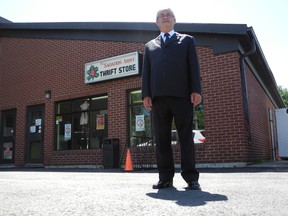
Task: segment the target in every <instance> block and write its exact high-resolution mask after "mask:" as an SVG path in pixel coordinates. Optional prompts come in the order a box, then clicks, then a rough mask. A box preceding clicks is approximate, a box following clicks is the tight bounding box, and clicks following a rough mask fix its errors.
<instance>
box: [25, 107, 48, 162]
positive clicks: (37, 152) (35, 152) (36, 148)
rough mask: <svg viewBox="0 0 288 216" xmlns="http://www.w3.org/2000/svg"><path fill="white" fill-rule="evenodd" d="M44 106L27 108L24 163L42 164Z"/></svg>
mask: <svg viewBox="0 0 288 216" xmlns="http://www.w3.org/2000/svg"><path fill="white" fill-rule="evenodd" d="M43 141H44V105H38V106H33V107H28V110H27V129H26V163H37V164H38V163H40V164H41V163H43Z"/></svg>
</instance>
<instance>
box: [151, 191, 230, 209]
mask: <svg viewBox="0 0 288 216" xmlns="http://www.w3.org/2000/svg"><path fill="white" fill-rule="evenodd" d="M146 195H147V196H149V197H151V198H154V199H162V200H171V201H175V203H176V204H178V205H180V206H201V205H205V204H206V203H207V202H215V201H227V200H228V198H227V196H225V195H221V194H211V193H209V192H206V191H201V190H194V191H192V190H189V189H185V190H183V191H180V190H177V189H176V188H175V187H172V188H166V189H162V190H158V191H157V192H155V193H154V192H152V193H147V194H146Z"/></svg>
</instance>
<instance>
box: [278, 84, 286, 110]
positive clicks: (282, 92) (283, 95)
mask: <svg viewBox="0 0 288 216" xmlns="http://www.w3.org/2000/svg"><path fill="white" fill-rule="evenodd" d="M278 91H279V93H280V95H281V97H282V98H283V101H284V104H285V105H286V106H288V89H287V88H283V87H282V86H278Z"/></svg>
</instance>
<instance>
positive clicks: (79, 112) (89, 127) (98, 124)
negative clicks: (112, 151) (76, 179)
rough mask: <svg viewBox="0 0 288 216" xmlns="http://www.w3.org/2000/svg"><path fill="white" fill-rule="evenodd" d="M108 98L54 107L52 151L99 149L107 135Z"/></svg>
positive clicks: (85, 100)
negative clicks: (53, 148) (54, 136)
mask: <svg viewBox="0 0 288 216" xmlns="http://www.w3.org/2000/svg"><path fill="white" fill-rule="evenodd" d="M107 104H108V97H107V96H100V97H89V98H82V99H78V100H73V101H65V102H59V103H57V104H56V119H55V124H56V127H55V130H56V131H55V134H56V146H55V148H56V150H73V149H97V148H102V144H103V142H104V139H105V138H107V135H108V118H107V117H108V113H107V106H108V105H107Z"/></svg>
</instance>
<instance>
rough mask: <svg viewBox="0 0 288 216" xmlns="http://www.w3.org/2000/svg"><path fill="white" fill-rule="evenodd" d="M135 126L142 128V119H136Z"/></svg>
mask: <svg viewBox="0 0 288 216" xmlns="http://www.w3.org/2000/svg"><path fill="white" fill-rule="evenodd" d="M137 125H138V126H139V127H143V126H144V121H143V119H138V120H137Z"/></svg>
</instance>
